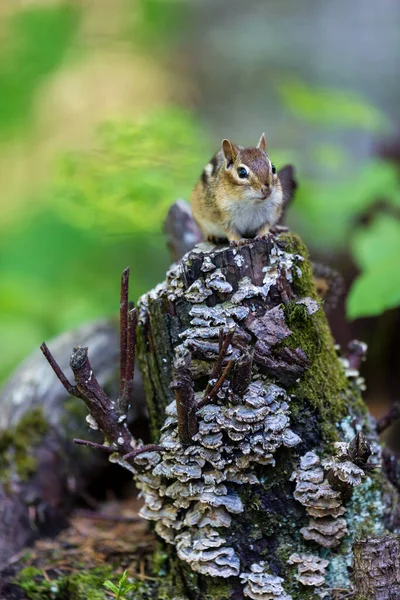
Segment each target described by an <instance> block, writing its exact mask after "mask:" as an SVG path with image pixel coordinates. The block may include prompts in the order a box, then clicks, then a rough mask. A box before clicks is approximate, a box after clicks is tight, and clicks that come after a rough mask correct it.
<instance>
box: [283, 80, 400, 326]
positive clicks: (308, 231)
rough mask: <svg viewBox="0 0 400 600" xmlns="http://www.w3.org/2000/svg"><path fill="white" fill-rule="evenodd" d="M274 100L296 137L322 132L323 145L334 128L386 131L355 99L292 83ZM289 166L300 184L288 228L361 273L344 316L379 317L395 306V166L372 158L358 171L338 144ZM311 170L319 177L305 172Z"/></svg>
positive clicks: (399, 239)
mask: <svg viewBox="0 0 400 600" xmlns="http://www.w3.org/2000/svg"><path fill="white" fill-rule="evenodd" d="M278 92H279V93H280V94H281V98H282V101H283V103H284V106H285V108H286V109H287V110H288V111H289V112H290V113H291V114H292V117H293V119H294V129H296V121H298V122H306V123H307V125H308V126H309V127H315V128H318V131H319V132H320V130H321V129H324V128H326V138H327V139H329V135H330V134H329V130H330V129H331V128H332V127H334V128H335V131H342V132H347V131H348V130H351V129H362V130H364V131H368V132H372V133H375V134H381V135H384V134H385V133H387V131H388V126H389V124H388V120H387V118H386V117H385V115H383V114H382V113H381V112H380V111H379V110H378V109H377V108H375V107H373V106H370V105H369V104H368V103H366V101H365V100H364V99H363V98H360V97H359V96H356V95H355V94H348V93H345V92H343V91H338V90H327V89H320V88H313V87H311V86H307V85H306V84H304V83H303V82H299V81H297V80H296V81H293V80H290V81H288V82H284V83H282V84H281V85H280V86H279V88H278ZM278 154H279V153H278ZM291 158H292V160H293V162H294V164H295V165H296V166H298V167H299V180H300V187H299V190H298V192H297V195H296V202H295V203H294V204H293V207H292V209H291V210H292V219H293V222H295V223H296V226H297V228H298V229H300V230H301V233H302V235H303V236H304V238H305V240H306V242H307V243H308V244H309V245H310V246H311V247H314V248H315V249H317V250H319V251H322V252H323V251H326V250H327V249H329V252H332V251H343V250H350V251H352V253H353V257H354V259H355V262H356V264H357V265H358V267H359V269H360V276H359V277H358V278H357V280H356V281H355V283H354V285H353V287H352V289H351V290H350V293H349V296H348V299H347V314H348V316H349V317H350V318H352V319H355V318H358V317H362V316H371V315H377V314H380V313H382V312H384V311H385V310H387V309H389V308H393V307H395V306H398V305H399V304H400V270H399V267H398V264H397V263H396V251H397V256H399V249H400V221H399V220H398V214H399V211H398V209H399V208H400V179H399V170H398V166H397V165H396V164H394V163H391V162H388V161H384V160H382V159H378V158H370V159H368V160H367V161H365V162H364V163H362V164H361V165H360V164H359V161H358V160H357V157H352V156H349V155H348V152H347V149H346V148H345V147H344V146H343V145H341V144H339V143H338V144H329V145H326V144H325V145H320V144H316V145H315V146H314V147H310V148H307V149H305V151H304V152H302V153H301V154H300V153H299V154H297V155H296V154H295V155H294V156H293V155H292V157H291ZM274 160H275V158H274ZM315 163H316V164H317V173H318V174H316V173H312V172H311V171H310V165H313V166H314V165H315ZM378 202H379V203H380V204H381V206H383V208H381V209H380V210H378V211H377V213H376V215H375V217H372V219H373V220H372V222H371V223H370V225H369V226H364V225H362V218H363V217H365V216H366V215H368V212H369V211H371V210H372V209H373V207H374V206H376V205H377V204H378ZM396 215H397V217H396ZM349 241H351V242H350V243H349Z"/></svg>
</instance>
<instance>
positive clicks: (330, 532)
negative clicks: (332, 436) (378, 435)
mask: <svg viewBox="0 0 400 600" xmlns="http://www.w3.org/2000/svg"><path fill="white" fill-rule="evenodd" d="M359 439H360V434H357V436H356V437H355V438H354V440H352V442H350V444H346V443H345V442H338V443H336V444H335V452H336V456H334V457H332V458H330V459H327V460H324V461H322V463H321V461H320V459H319V457H318V456H317V454H316V453H315V452H307V453H306V454H305V455H304V456H302V457H301V459H300V467H299V468H298V469H297V470H296V471H294V472H293V473H292V477H291V479H292V481H295V482H296V488H295V491H294V493H293V495H294V497H295V499H296V500H297V501H298V502H300V503H301V504H302V505H303V506H305V509H306V512H307V514H308V515H309V516H310V517H311V518H310V520H309V522H308V525H307V526H306V527H303V528H302V529H301V533H302V535H303V537H304V539H305V540H309V541H313V542H316V543H317V544H319V545H321V546H323V547H324V548H335V547H336V546H338V545H339V544H340V541H341V539H342V538H343V537H344V536H345V535H347V534H348V529H347V522H346V519H345V518H344V517H343V515H344V513H345V512H346V508H345V506H344V502H345V501H346V500H347V499H348V498H349V497H350V496H351V492H352V489H353V488H354V487H355V486H358V485H360V484H361V483H362V480H363V478H364V476H365V472H364V470H363V469H362V468H361V466H359V464H358V465H357V464H356V462H353V461H357V457H356V455H355V452H354V449H355V448H356V447H357V442H356V440H359ZM358 445H360V444H359V442H358ZM368 457H369V454H368V452H366V454H364V455H363V457H360V460H359V461H358V462H359V463H360V461H361V462H362V461H365V459H366V460H368ZM365 462H366V461H365ZM364 467H365V464H364Z"/></svg>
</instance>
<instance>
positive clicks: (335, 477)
mask: <svg viewBox="0 0 400 600" xmlns="http://www.w3.org/2000/svg"><path fill="white" fill-rule="evenodd" d="M316 298H317V296H316V293H315V288H314V284H313V281H312V277H311V266H310V264H309V263H308V258H307V256H306V253H305V251H304V247H303V246H302V245H301V244H299V242H298V241H297V240H296V238H293V237H292V236H291V235H287V234H283V235H278V236H276V237H270V238H268V239H266V240H257V241H249V242H248V243H247V244H241V245H239V246H238V247H232V246H231V247H229V246H227V247H213V246H212V245H210V244H201V245H199V246H197V247H196V249H195V250H193V251H192V252H190V253H189V254H187V255H186V256H185V257H183V259H182V260H181V262H180V263H178V264H177V265H176V266H174V267H173V269H172V270H171V272H170V273H169V274H168V276H167V280H166V282H165V283H164V284H163V285H161V286H158V287H157V288H156V289H155V290H153V291H152V292H151V293H149V294H148V295H146V296H144V297H143V298H142V299H141V301H140V303H139V308H138V310H139V332H138V336H139V338H138V339H139V348H140V350H139V355H140V363H141V368H142V374H143V378H144V384H145V388H146V392H147V401H148V405H149V412H150V418H151V423H152V430H153V438H154V441H157V440H158V439H160V438H159V436H160V434H159V432H160V429H164V430H165V428H167V425H166V424H165V425H164V422H165V423H166V416H165V410H166V407H170V406H173V403H174V390H173V389H171V387H170V385H169V383H170V381H171V380H173V379H174V377H176V373H175V374H174V367H173V365H174V361H176V360H177V359H176V357H179V356H181V355H182V353H184V354H185V356H186V361H187V362H186V364H187V365H189V364H190V370H191V374H192V379H193V383H192V384H191V385H190V383H188V382H187V388H188V389H190V394H189V395H190V398H191V400H190V407H191V411H192V407H193V395H194V396H195V398H196V401H197V427H199V426H200V429H199V431H200V434H201V432H205V431H206V429H207V427H206V423H204V421H201V417H200V416H199V415H201V414H202V413H201V410H199V409H200V407H202V406H205V405H207V406H210V407H211V408H212V410H215V411H217V410H219V409H218V406H219V407H224V406H228V407H231V408H230V409H229V410H232V411H234V410H235V407H238V408H240V407H241V406H242V404H243V398H244V397H246V393H247V390H249V386H252V385H254V384H255V383H256V382H257V385H258V384H259V383H262V385H264V386H266V388H265V389H269V388H268V386H269V385H270V384H274V385H278V386H279V388H280V389H281V390H282V393H284V394H285V393H286V394H288V395H289V397H290V399H289V398H288V400H287V403H288V406H289V407H290V412H291V415H292V416H290V428H291V430H292V432H293V433H294V434H295V436H298V443H297V442H296V440H295V438H292V437H291V435H292V434H288V436H289V438H291V439H292V440H294V441H293V445H292V446H290V447H286V448H284V447H283V446H282V448H280V449H279V450H277V451H276V452H275V453H274V454H273V462H274V463H275V466H273V465H272V463H271V464H270V465H262V464H260V465H259V466H258V467H257V469H256V471H254V473H257V478H258V483H255V482H253V483H251V484H250V483H248V484H246V485H243V486H242V485H240V484H238V483H233V484H232V483H231V484H229V482H226V481H225V480H224V478H223V477H222V479H223V481H224V485H225V486H227V487H228V489H229V490H230V491H229V492H228V493H229V494H233V495H235V494H239V497H240V499H241V502H242V503H243V511H239V512H238V513H235V514H231V515H230V519H231V525H230V526H227V525H225V527H219V528H218V527H217V529H216V531H218V534H219V535H221V536H222V537H223V539H224V544H225V545H224V548H225V546H227V547H228V548H229V551H231V552H232V553H233V554H232V556H233V557H235V558H237V559H238V562H235V559H234V558H231V559H229V560H228V559H226V562H223V563H221V565H222V564H224V565H225V567H222V566H221V567H220V576H219V577H218V569H219V567H218V565H216V564H213V565H210V566H207V561H206V559H205V558H204V559H203V561H204V562H201V559H200V563H198V562H197V561H198V560H199V557H198V556H197V554H196V544H200V547H201V544H205V546H204V548H207V543H208V542H207V539H208V538H207V535H208V534H207V533H206V531H207V528H205V529H203V528H201V527H200V528H198V527H197V525H192V526H191V528H190V529H188V531H187V533H185V525H184V524H182V525H181V524H179V527H178V529H177V531H176V533H175V534H174V535H175V536H176V537H175V541H172V542H171V540H170V539H169V541H170V543H172V547H171V546H170V545H167V547H166V552H169V553H170V554H171V555H172V556H174V554H175V551H176V550H174V543H177V549H178V556H179V557H181V558H183V562H182V563H180V564H181V571H180V576H181V577H182V580H183V581H184V582H185V584H184V587H186V588H187V587H189V588H190V592H187V596H188V598H190V599H192V598H193V599H199V600H200V599H201V600H203V599H204V598H207V599H208V598H222V597H223V598H225V597H226V598H232V599H236V598H242V597H250V598H256V597H257V598H258V597H260V598H282V599H283V598H294V597H296V598H304V599H305V598H307V599H309V598H314V597H316V596H314V594H315V593H316V592H317V591H318V592H321V593H322V591H323V590H326V592H325V593H326V597H328V598H330V597H331V598H332V599H333V598H342V597H343V598H345V597H351V596H354V588H353V583H352V580H351V578H350V576H349V571H348V568H347V566H348V565H349V564H350V563H351V561H352V547H351V546H352V543H353V540H354V533H355V529H354V523H355V522H357V526H358V527H359V528H360V530H362V529H363V527H365V528H368V527H371V519H372V521H373V523H374V525H373V526H372V529H371V531H373V530H375V528H376V527H377V528H378V530H381V531H382V532H383V531H390V530H394V529H395V527H396V526H398V524H397V521H396V518H395V516H394V515H393V511H392V504H393V503H396V502H397V501H398V499H397V492H396V490H394V488H393V487H391V485H390V483H389V481H388V480H387V479H385V477H382V475H381V473H380V472H379V469H377V468H376V467H377V465H378V464H379V456H378V455H377V454H376V452H377V447H378V446H377V435H376V432H375V431H374V430H373V429H371V425H370V422H369V421H368V420H367V419H366V416H365V413H364V409H363V408H362V403H361V400H360V395H359V394H360V388H359V387H358V385H359V378H358V373H357V367H358V366H359V364H360V362H361V360H362V358H363V356H364V353H365V348H364V347H361V346H359V345H358V344H357V343H355V344H353V346H354V347H353V346H352V347H351V348H349V351H348V353H344V356H343V359H342V362H340V361H339V359H338V357H337V356H336V353H335V350H334V344H333V340H332V338H331V336H330V333H329V329H328V325H327V322H326V318H325V315H324V313H323V311H322V308H321V305H320V303H319V302H318V301H317V300H316ZM296 315H297V317H296ZM297 318H299V320H298V321H297ZM221 328H224V329H225V331H228V330H231V331H234V334H233V335H232V336H231V339H230V340H229V343H228V344H227V345H226V346H227V348H226V349H228V348H229V354H227V355H224V356H223V357H221V352H220V351H221V337H220V331H221ZM361 350H362V351H361ZM189 358H190V360H189ZM228 361H229V363H230V372H227V373H226V375H225V377H224V378H223V382H222V384H221V386H220V387H219V389H218V390H217V393H216V394H214V395H213V397H212V398H210V388H211V385H212V382H213V381H214V382H215V379H216V373H217V372H219V373H220V374H221V367H222V365H223V367H222V368H223V369H225V368H226V367H227V365H228ZM238 373H241V374H242V377H240V376H239V384H238ZM206 397H207V398H208V400H207V402H204V398H206ZM170 410H171V409H170V408H168V409H167V411H168V414H171V413H170ZM222 410H223V409H222ZM246 410H249V407H247V408H246ZM191 414H193V413H192V412H191ZM210 414H211V413H210ZM246 418H247V417H246ZM249 418H250V417H249ZM251 418H252V417H251ZM254 418H256V417H254ZM169 419H171V417H169ZM181 419H182V417H181V416H180V415H179V409H178V429H179V428H182V425H179V423H180V422H181ZM188 422H189V421H188V420H186V423H188ZM169 423H171V421H169ZM169 427H170V428H171V427H172V425H171V424H170V425H169ZM238 427H239V425H238ZM217 430H218V427H216V428H215V429H214V431H217ZM238 430H240V427H239V429H238ZM167 431H169V430H168V428H167ZM193 431H196V428H194V429H193ZM163 435H164V434H163ZM163 435H162V436H161V442H162V439H163ZM201 435H205V434H204V433H202V434H201ZM213 435H214V434H213ZM215 435H216V434H215ZM276 435H277V436H278V438H276V439H279V434H278V433H277V434H276ZM225 436H226V433H225V432H223V437H222V439H223V440H224V442H223V444H228V446H229V445H230V444H232V443H233V442H232V441H231V440H230V439H229V437H225ZM189 437H190V434H189V432H188V431H187V430H186V433H185V438H184V440H182V441H184V443H185V445H186V447H187V455H190V454H191V453H194V452H195V449H196V447H197V444H200V445H201V444H202V443H203V442H202V440H201V438H200V437H199V435H195V436H194V440H193V437H192V441H191V442H190V440H189V439H188V438H189ZM206 437H207V435H206ZM168 439H170V438H168ZM239 439H240V436H239ZM282 439H283V438H282ZM300 440H301V441H300ZM335 440H336V441H338V442H339V441H340V442H341V444H342V445H341V446H340V445H339V446H340V447H339V448H338V450H337V451H338V452H339V454H338V456H337V457H336V456H335V448H334V442H335ZM295 442H296V443H295ZM204 443H205V442H204ZM210 443H212V444H217V446H216V447H218V441H217V440H216V439H215V440H214V438H212V439H211V438H210ZM212 447H213V448H214V446H212ZM210 448H211V446H210ZM223 448H224V445H222V447H221V449H223ZM372 449H373V454H372V456H371V451H372ZM218 451H219V450H218ZM236 451H237V452H240V449H239V446H238V447H237V450H236ZM248 452H249V453H250V454H251V448H250V449H249V450H248ZM308 453H311V454H310V457H312V458H310V457H309V454H308ZM323 456H329V457H330V458H329V459H326V458H325V461H323V460H322V457H323ZM164 457H165V458H164V459H163V460H164V461H166V462H165V465H166V467H165V469H168V468H171V467H172V464H173V461H174V458H173V453H172V451H170V453H169V454H168V451H167V453H166V454H165V455H164ZM182 460H183V459H182V458H179V461H178V463H177V464H179V465H181V464H182V462H181V461H182ZM303 461H304V465H306V466H304V468H303V467H302V466H301V465H303ZM307 461H310V465H311V463H312V461H314V463H315V466H313V467H312V466H307V464H308V463H307ZM260 462H261V463H262V462H263V460H262V457H260ZM267 462H268V461H267ZM314 463H313V464H314ZM167 464H168V465H171V467H170V466H167ZM299 465H300V466H299ZM321 465H322V466H321ZM179 468H181V467H179ZM157 469H158V471H157V472H160V469H159V468H158V467H157ZM210 469H211V467H210ZM302 469H303V470H302ZM308 469H309V470H308ZM165 472H166V471H165ZM169 477H170V478H169V479H167V480H166V485H171V484H173V482H174V478H173V476H171V475H170V476H169ZM171 477H172V478H171ZM192 477H194V479H190V478H189V483H190V485H192V486H193V485H200V482H201V477H202V476H201V475H200V474H197V475H193V476H192ZM196 477H199V478H200V479H196ZM207 477H208V475H207ZM321 477H322V478H321ZM320 478H321V479H320ZM322 480H324V483H323V484H322ZM317 481H319V482H320V484H321V485H322V488H321V491H319V489H318V486H319V484H317V483H316V482H317ZM293 482H295V483H293ZM309 482H314V483H313V484H311V483H309ZM364 482H369V483H367V484H366V485H365V486H364ZM189 483H188V486H189ZM331 484H332V485H331ZM179 485H182V487H183V486H184V484H179ZM310 485H311V488H310ZM371 485H372V486H373V488H374V489H375V490H377V491H376V493H375V492H374V494H371V492H370V491H368V490H371ZM304 486H305V487H304ZM313 486H314V487H313ZM161 487H162V486H161ZM303 488H304V490H307V489H308V488H310V490H314V491H308V492H307V493H306V492H305V491H303ZM143 489H144V490H145V488H143ZM162 490H164V488H163V487H162ZM211 490H212V485H211V486H210V490H209V492H208V493H210V494H211V493H212V491H211ZM378 490H380V491H378ZM182 493H185V492H182ZM164 494H166V496H168V491H166V492H165V491H162V498H164V500H163V502H164V504H163V505H162V506H163V507H164V508H163V510H165V511H166V510H167V506H169V504H168V502H167V503H166V504H165V502H166V501H165V495H164ZM307 494H309V497H308V496H307ZM313 494H315V498H314V500H313V497H314V496H313ZM320 494H322V496H323V494H327V497H326V500H324V501H321V500H319V499H318V498H320V497H321V496H320ZM335 494H336V496H335ZM144 496H145V498H146V492H145V493H144ZM188 497H189V498H190V493H189V494H188ZM328 497H329V499H328ZM149 498H150V497H149ZM185 498H186V496H185ZM313 502H315V507H314V504H313ZM200 504H201V501H200ZM179 506H180V504H179ZM180 510H181V512H180V513H178V516H176V517H175V518H177V519H178V520H179V519H180V518H182V519H184V515H185V510H186V509H180ZM200 510H206V504H204V505H203V508H202V509H200ZM180 514H181V515H182V516H181V517H180V516H179V515H180ZM151 518H152V519H155V520H156V522H157V527H158V521H157V514H156V511H154V510H153V512H152V517H151ZM160 523H161V525H160V528H159V529H157V527H156V530H157V531H159V532H160V533H161V534H162V535H163V536H164V535H165V536H168V534H167V531H166V530H165V529H164V525H163V520H162V517H161V520H160ZM169 523H171V521H169ZM168 527H173V525H171V524H170V525H168ZM168 527H167V529H168ZM170 531H173V529H170ZM190 540H191V541H190ZM249 541H250V543H249ZM185 544H187V547H186V546H185ZM182 545H184V547H185V551H184V552H182V550H181V548H182ZM217 546H218V544H217ZM289 548H290V551H291V552H292V553H294V554H293V556H291V558H292V560H291V561H288V562H286V561H285V560H284V559H283V556H284V555H286V556H288V554H287V552H288V549H289ZM226 552H228V550H226ZM289 554H290V552H289ZM322 556H323V558H322ZM302 557H303V558H302ZM388 559H389V555H388ZM230 561H231V562H230ZM307 561H311V562H310V564H312V565H314V566H310V567H309V568H310V571H309V572H308V571H307V568H308V567H307V566H306V565H307V564H309V563H308V562H307ZM313 561H314V562H313ZM318 561H320V562H319V563H318ZM321 561H322V562H321ZM185 562H186V565H185ZM211 562H212V561H211ZM325 563H326V564H325ZM187 564H189V565H190V569H189V571H190V575H189V574H188V573H187V570H186V569H187ZM228 565H229V566H228ZM238 565H239V566H238ZM261 565H262V566H261ZM290 565H299V566H298V567H294V566H293V567H292V566H290ZM326 565H327V566H326ZM340 565H342V566H340ZM346 565H347V566H346ZM314 568H315V569H316V570H318V569H320V571H319V572H318V575H315V573H314V571H313V569H314ZM396 568H397V567H396ZM224 569H225V570H224ZM252 569H255V571H254V577H255V578H256V579H257V577H258V579H259V581H260V582H261V581H262V582H263V585H264V588H263V591H262V590H261V587H262V586H261V587H259V588H257V585H256V584H254V585H253V584H252V583H251V581H252V579H251V577H252V575H251V573H252ZM296 569H297V570H296ZM357 569H358V566H357V564H355V572H357ZM193 571H194V572H195V573H198V575H197V579H196V586H197V588H198V589H201V590H202V592H201V593H200V594H196V592H195V591H194V589H193V588H192V585H193V581H194V580H193V577H194V575H193ZM176 573H177V572H176ZM176 573H175V575H176ZM234 573H236V574H238V575H239V576H237V577H235V576H232V575H233V574H234ZM256 573H257V574H258V575H257V576H256ZM304 573H306V575H304ZM307 573H308V575H307ZM313 573H314V575H313ZM205 574H207V575H208V576H204V575H205ZM210 574H213V576H211V577H210ZM228 575H230V577H228V578H226V577H227V576H228ZM277 575H279V577H281V578H282V580H281V581H280V582H279V581H278V580H277V579H273V577H276V576H277ZM355 577H356V578H357V575H356V576H355ZM268 578H272V579H268ZM189 581H190V582H191V584H190V583H189ZM246 582H247V584H246ZM271 582H273V583H271ZM300 582H301V583H300ZM305 582H307V583H305ZM260 585H261V584H260ZM269 585H272V587H273V586H275V588H274V589H275V594H272V592H271V591H270V592H268V589H270V590H271V589H272V588H269V587H268V586H269ZM221 586H222V587H221ZM252 586H253V587H252ZM217 589H218V590H219V591H218V592H217V591H216V590H217ZM222 589H223V592H222V591H221V590H222ZM279 590H280V591H279ZM269 593H270V594H272V595H268V594H269ZM218 594H220V595H218ZM222 594H225V595H222ZM257 594H259V595H257ZM376 597H378V596H376ZM368 598H369V599H371V600H373V599H374V598H375V596H373V595H371V596H368Z"/></svg>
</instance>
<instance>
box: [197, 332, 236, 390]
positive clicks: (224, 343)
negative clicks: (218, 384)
mask: <svg viewBox="0 0 400 600" xmlns="http://www.w3.org/2000/svg"><path fill="white" fill-rule="evenodd" d="M234 333H235V331H234V330H232V331H228V333H227V334H226V336H225V338H224V337H223V336H224V330H223V329H222V327H221V329H220V330H219V338H218V347H219V352H218V356H217V360H216V361H215V363H214V367H213V370H212V372H211V375H210V379H209V382H208V384H207V387H206V391H205V392H204V398H206V397H207V396H208V395H209V394H210V391H211V389H212V387H213V385H214V384H213V383H211V382H212V381H213V380H215V379H216V378H219V376H220V374H221V369H222V363H223V362H224V359H225V357H226V354H227V352H228V348H229V344H230V343H231V341H232V338H233V335H234ZM204 398H203V400H204Z"/></svg>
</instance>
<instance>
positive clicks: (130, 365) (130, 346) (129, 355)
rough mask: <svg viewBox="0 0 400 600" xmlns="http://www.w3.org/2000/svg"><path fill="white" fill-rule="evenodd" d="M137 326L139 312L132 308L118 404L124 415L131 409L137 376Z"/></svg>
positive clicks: (120, 411)
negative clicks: (135, 377)
mask: <svg viewBox="0 0 400 600" xmlns="http://www.w3.org/2000/svg"><path fill="white" fill-rule="evenodd" d="M136 326H137V312H136V309H135V308H132V309H131V310H130V311H129V313H128V332H127V334H128V335H127V349H126V369H125V383H124V389H123V391H122V395H121V396H120V398H119V402H118V404H119V406H118V412H119V413H120V414H123V415H124V414H126V413H127V411H128V408H129V401H130V399H131V394H132V388H133V378H134V376H135V349H136Z"/></svg>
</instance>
